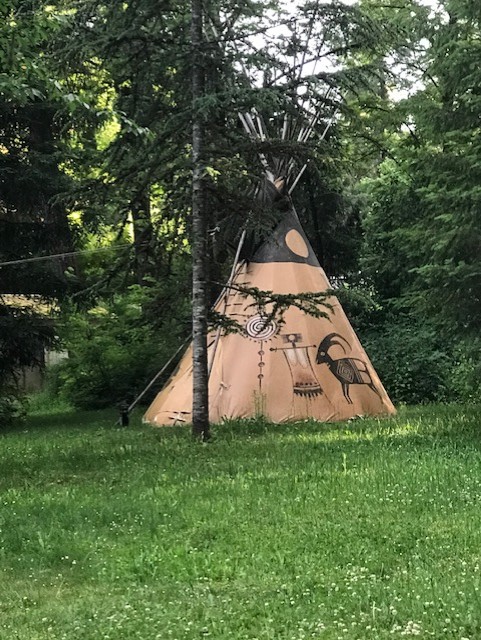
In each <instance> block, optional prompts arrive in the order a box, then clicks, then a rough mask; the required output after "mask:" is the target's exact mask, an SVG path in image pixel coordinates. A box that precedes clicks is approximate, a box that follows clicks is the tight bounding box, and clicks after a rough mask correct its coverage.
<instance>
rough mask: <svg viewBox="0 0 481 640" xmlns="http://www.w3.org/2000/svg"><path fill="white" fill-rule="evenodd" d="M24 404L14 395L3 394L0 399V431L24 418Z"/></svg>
mask: <svg viewBox="0 0 481 640" xmlns="http://www.w3.org/2000/svg"><path fill="white" fill-rule="evenodd" d="M25 414H26V411H25V404H24V402H23V401H22V400H21V398H19V397H18V396H17V395H16V394H15V393H13V392H6V393H5V392H4V395H2V397H1V398H0V429H5V428H7V427H9V426H11V425H12V424H13V423H14V422H19V421H22V420H23V419H24V418H25Z"/></svg>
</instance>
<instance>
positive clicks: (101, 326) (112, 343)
mask: <svg viewBox="0 0 481 640" xmlns="http://www.w3.org/2000/svg"><path fill="white" fill-rule="evenodd" d="M147 302H150V299H149V292H148V290H146V289H145V288H141V287H139V286H133V287H130V288H129V290H128V292H127V293H126V294H122V295H117V296H114V298H113V299H112V300H110V301H104V302H103V303H101V304H98V305H97V306H96V307H95V308H92V309H90V310H89V311H87V312H84V311H80V312H74V313H72V312H70V313H69V316H68V323H67V324H66V325H65V327H64V329H63V332H62V333H63V336H62V337H63V341H64V345H65V347H66V349H67V350H68V352H69V358H68V359H67V360H65V361H64V362H62V363H61V364H59V365H57V366H56V367H55V368H54V370H53V371H51V372H50V388H51V389H53V390H57V391H58V392H60V394H61V395H62V396H63V397H64V398H66V400H67V401H69V402H71V403H72V404H73V405H74V406H75V407H78V408H103V407H107V406H112V405H118V404H120V403H123V402H131V401H132V400H133V399H135V397H136V396H137V395H138V394H139V393H140V391H142V389H143V388H144V386H145V385H146V383H147V382H148V381H149V380H150V379H151V378H152V377H153V375H155V373H156V372H157V371H158V370H159V369H160V367H161V366H162V364H163V363H164V362H165V361H166V360H167V359H168V358H169V357H170V355H171V354H172V353H173V352H174V351H175V350H176V348H177V345H178V344H179V342H180V338H179V335H178V333H179V332H180V331H181V329H179V323H176V322H175V318H169V319H166V321H165V322H166V324H164V326H163V327H162V326H161V327H160V328H158V329H154V328H153V327H152V326H151V325H150V324H149V322H148V321H147V320H146V318H145V313H144V305H145V304H146V303H147Z"/></svg>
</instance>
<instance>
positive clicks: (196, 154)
mask: <svg viewBox="0 0 481 640" xmlns="http://www.w3.org/2000/svg"><path fill="white" fill-rule="evenodd" d="M191 10H192V15H191V42H192V58H191V60H192V170H193V173H192V263H193V275H192V335H193V339H192V348H193V399H192V434H193V435H194V437H197V438H200V439H202V440H206V439H208V438H209V435H210V434H209V377H208V371H207V287H206V280H207V278H206V266H207V265H206V256H207V225H206V221H205V213H206V212H205V190H204V176H205V167H204V158H203V139H204V123H203V121H202V115H201V114H200V113H199V110H198V105H197V101H198V100H199V98H201V97H202V96H203V94H204V84H205V65H204V51H203V8H202V0H191Z"/></svg>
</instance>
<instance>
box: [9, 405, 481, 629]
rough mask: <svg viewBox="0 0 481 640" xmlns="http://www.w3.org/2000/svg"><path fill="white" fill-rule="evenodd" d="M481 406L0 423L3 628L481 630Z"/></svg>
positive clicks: (79, 416) (64, 417) (63, 416)
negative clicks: (246, 417)
mask: <svg viewBox="0 0 481 640" xmlns="http://www.w3.org/2000/svg"><path fill="white" fill-rule="evenodd" d="M478 416H479V409H478V408H476V407H459V406H458V407H441V406H440V407H425V408H416V409H410V410H402V411H401V412H400V414H399V416H398V417H397V418H395V419H391V420H385V421H378V420H358V421H353V422H351V423H344V424H339V425H316V424H309V423H302V424H298V425H295V426H293V425H291V426H285V425H284V426H277V427H276V426H272V425H263V424H255V423H252V424H243V425H235V424H232V425H224V426H222V427H217V428H216V429H215V438H214V440H213V441H212V442H211V443H209V444H208V445H200V444H196V443H193V442H192V441H191V440H190V437H189V434H188V432H187V431H186V430H183V429H163V430H155V429H152V428H150V427H143V426H141V425H140V422H139V419H138V418H136V420H134V424H133V425H132V427H130V428H129V429H120V428H115V427H113V423H114V422H115V417H116V416H114V415H113V414H111V413H109V412H105V413H90V414H89V413H52V414H51V415H41V414H40V413H37V414H35V415H33V416H32V417H30V419H29V420H28V422H27V424H26V425H23V426H22V427H21V428H18V429H17V430H10V431H3V432H2V433H1V435H0V451H1V459H2V463H1V477H0V485H1V487H0V488H1V492H0V502H1V509H0V639H1V640H3V639H5V640H7V639H8V640H63V639H65V640H87V639H88V640H107V639H109V640H124V639H131V638H139V639H141V640H154V639H158V640H168V639H175V640H184V639H185V640H191V639H192V640H194V639H201V638H216V639H230V638H236V639H239V640H241V639H242V640H254V639H258V640H268V639H272V640H274V639H275V640H284V639H286V640H304V639H307V638H319V639H337V638H341V639H349V640H353V639H364V638H372V639H383V638H405V637H410V636H417V637H421V638H456V639H457V640H461V639H462V638H470V639H479V638H481V591H480V589H481V455H480V448H481V435H480V420H479V417H478Z"/></svg>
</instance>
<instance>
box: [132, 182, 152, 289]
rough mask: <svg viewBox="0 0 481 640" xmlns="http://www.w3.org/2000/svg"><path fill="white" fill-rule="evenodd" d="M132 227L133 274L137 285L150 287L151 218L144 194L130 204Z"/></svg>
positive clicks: (148, 198) (148, 196) (147, 199)
mask: <svg viewBox="0 0 481 640" xmlns="http://www.w3.org/2000/svg"><path fill="white" fill-rule="evenodd" d="M130 210H131V212H132V226H133V230H134V251H135V274H136V278H137V283H138V284H140V285H142V286H145V285H149V286H150V285H151V284H152V283H151V282H149V280H148V278H149V276H150V277H153V276H154V273H153V271H154V269H153V267H154V264H153V261H152V235H153V229H152V217H151V212H150V195H149V192H148V188H147V189H146V191H145V193H143V194H142V195H141V196H139V197H138V198H137V200H136V201H135V202H133V203H132V204H131V207H130Z"/></svg>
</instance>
